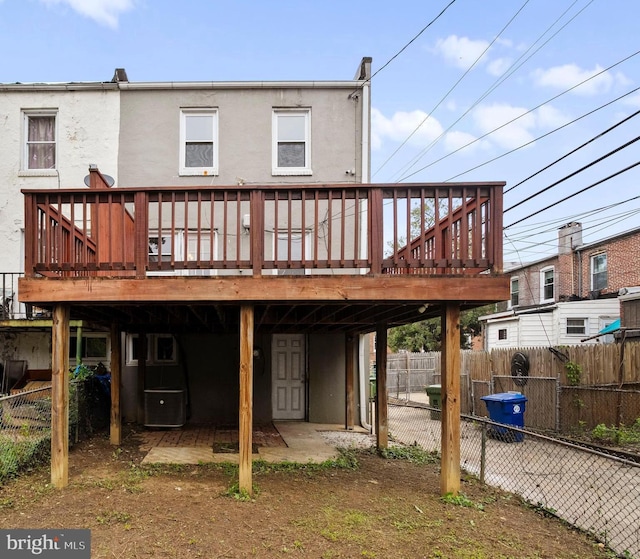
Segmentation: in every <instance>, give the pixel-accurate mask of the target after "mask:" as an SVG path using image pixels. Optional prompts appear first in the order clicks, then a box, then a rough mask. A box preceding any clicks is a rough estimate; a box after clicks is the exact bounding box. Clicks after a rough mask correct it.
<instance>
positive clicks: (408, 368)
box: [407, 351, 411, 402]
mask: <svg viewBox="0 0 640 559" xmlns="http://www.w3.org/2000/svg"><path fill="white" fill-rule="evenodd" d="M410 400H411V354H410V353H409V352H408V351H407V402H408V401H410Z"/></svg>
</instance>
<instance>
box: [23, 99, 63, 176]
mask: <svg viewBox="0 0 640 559" xmlns="http://www.w3.org/2000/svg"><path fill="white" fill-rule="evenodd" d="M56 113H57V111H55V110H39V111H24V112H23V115H24V151H23V155H22V170H23V171H41V170H48V169H50V170H54V169H55V168H56V136H57V134H56Z"/></svg>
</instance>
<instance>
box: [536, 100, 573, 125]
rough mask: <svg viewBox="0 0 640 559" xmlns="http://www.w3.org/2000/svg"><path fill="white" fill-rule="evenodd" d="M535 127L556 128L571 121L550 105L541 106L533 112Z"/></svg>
mask: <svg viewBox="0 0 640 559" xmlns="http://www.w3.org/2000/svg"><path fill="white" fill-rule="evenodd" d="M535 118H536V125H537V126H538V127H539V128H558V127H560V126H564V125H565V124H567V123H568V122H570V121H571V118H570V117H569V116H568V115H566V114H564V113H563V112H562V111H559V110H558V109H556V108H555V107H552V106H551V105H543V106H542V107H540V108H539V109H538V110H537V111H536V112H535Z"/></svg>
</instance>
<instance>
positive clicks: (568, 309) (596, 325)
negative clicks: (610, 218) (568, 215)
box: [482, 222, 640, 349]
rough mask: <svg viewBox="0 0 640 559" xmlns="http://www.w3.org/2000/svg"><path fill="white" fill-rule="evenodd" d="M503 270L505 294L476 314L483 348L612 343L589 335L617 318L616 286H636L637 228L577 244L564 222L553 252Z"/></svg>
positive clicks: (577, 227)
mask: <svg viewBox="0 0 640 559" xmlns="http://www.w3.org/2000/svg"><path fill="white" fill-rule="evenodd" d="M506 273H507V274H509V276H510V293H511V297H510V299H509V300H508V301H504V302H502V303H499V304H498V305H497V312H496V313H495V314H492V315H489V316H485V317H482V320H483V322H484V324H485V329H484V330H485V332H484V333H485V341H484V346H485V348H487V349H491V348H493V347H525V346H540V345H558V344H575V343H581V342H582V341H586V342H591V343H598V342H603V341H613V336H612V335H610V336H607V337H606V338H605V337H594V336H596V335H597V334H598V333H599V332H600V330H602V329H603V328H605V327H607V326H609V325H610V324H611V323H613V322H615V321H616V320H617V319H619V317H620V302H619V300H618V294H619V292H620V290H622V289H623V288H629V287H631V286H638V285H640V228H636V229H633V230H630V231H626V232H624V233H620V234H617V235H615V236H612V237H607V238H605V239H602V240H600V241H597V242H594V243H590V244H583V242H582V225H581V224H580V223H577V222H571V223H568V224H567V225H564V226H563V227H561V228H560V229H559V230H558V252H557V254H555V255H554V256H551V257H548V258H545V259H542V260H539V261H536V262H532V263H529V264H525V265H521V266H515V267H512V268H510V269H507V270H506ZM586 338H591V339H589V340H585V339H586Z"/></svg>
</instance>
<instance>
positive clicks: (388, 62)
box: [354, 0, 456, 93]
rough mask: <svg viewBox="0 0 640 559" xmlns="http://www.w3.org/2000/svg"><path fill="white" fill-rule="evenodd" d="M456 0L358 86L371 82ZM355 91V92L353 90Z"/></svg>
mask: <svg viewBox="0 0 640 559" xmlns="http://www.w3.org/2000/svg"><path fill="white" fill-rule="evenodd" d="M455 2H456V0H451V1H450V2H449V3H448V4H447V5H446V6H445V7H444V8H442V10H441V11H440V13H439V14H438V15H437V16H436V17H434V18H433V19H432V20H431V21H430V22H429V23H427V25H425V26H424V27H423V28H422V29H421V30H420V31H419V32H418V34H417V35H416V36H415V37H413V38H412V39H411V40H410V41H409V42H408V43H406V44H405V45H404V46H403V47H402V48H401V49H400V50H399V51H398V52H396V53H395V54H394V55H393V56H392V57H391V58H390V59H389V60H387V61H386V62H385V63H384V64H383V65H382V66H381V67H380V68H378V69H377V70H376V71H375V72H374V73H373V74H372V75H371V77H370V78H368V79H366V80H365V81H364V82H363V83H362V85H361V86H360V87H362V86H363V85H364V84H366V83H367V82H371V80H372V79H373V78H375V77H376V76H377V75H378V74H379V73H380V72H382V70H384V69H385V68H386V67H387V66H389V64H391V63H392V62H393V61H394V60H395V59H396V58H398V56H400V55H401V54H402V53H403V52H404V51H405V50H407V48H408V47H409V45H411V43H413V42H414V41H415V40H416V39H417V38H418V37H420V35H422V34H423V33H424V32H425V31H426V30H427V29H429V27H431V26H432V25H433V24H434V23H435V22H436V21H438V19H440V17H442V15H443V14H444V13H445V12H446V11H447V10H448V9H449V8H450V7H451V6H452V5H453V4H455ZM354 93H355V92H354Z"/></svg>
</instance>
